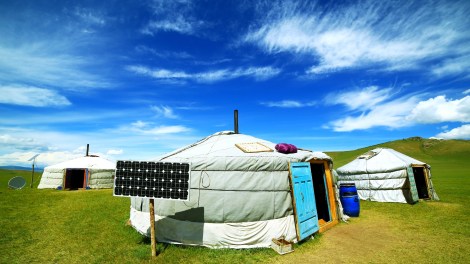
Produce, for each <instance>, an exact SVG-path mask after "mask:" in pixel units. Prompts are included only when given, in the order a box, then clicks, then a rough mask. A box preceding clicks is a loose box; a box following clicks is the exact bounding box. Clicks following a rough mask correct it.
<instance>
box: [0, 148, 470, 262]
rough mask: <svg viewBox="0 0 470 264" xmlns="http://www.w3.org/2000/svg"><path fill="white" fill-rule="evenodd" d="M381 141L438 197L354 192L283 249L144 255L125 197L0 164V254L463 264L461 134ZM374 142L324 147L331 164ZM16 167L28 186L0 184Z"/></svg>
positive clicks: (466, 214) (65, 258) (466, 216)
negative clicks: (319, 230) (354, 210)
mask: <svg viewBox="0 0 470 264" xmlns="http://www.w3.org/2000/svg"><path fill="white" fill-rule="evenodd" d="M380 146H386V147H393V148H394V149H396V150H398V151H401V152H403V153H405V154H408V155H411V156H413V157H415V158H417V159H419V160H422V161H425V162H427V163H429V164H431V166H432V173H433V182H434V185H435V188H436V190H437V193H438V195H439V196H440V198H441V201H439V202H419V203H417V204H415V205H408V204H394V203H374V202H366V201H361V215H360V217H359V218H353V219H352V220H351V221H350V222H349V223H341V224H340V225H338V226H336V227H334V228H332V229H331V230H329V231H327V232H325V233H323V234H321V235H316V236H315V239H314V240H309V241H306V242H304V243H301V244H298V245H295V251H294V252H293V253H290V254H287V255H284V256H280V255H277V253H275V252H274V251H273V250H271V249H251V250H229V249H222V250H211V249H207V248H203V247H191V246H178V245H168V244H162V243H159V244H158V251H159V252H160V255H159V256H158V257H157V258H156V259H154V260H152V259H151V258H150V257H149V255H150V242H149V239H148V238H145V237H143V236H141V235H140V234H138V233H137V232H136V231H135V230H134V229H133V228H132V227H130V226H128V225H126V223H127V220H128V217H129V206H130V202H129V199H127V198H120V197H113V196H112V191H111V190H90V191H56V190H38V189H36V188H33V189H31V188H29V183H30V179H31V172H27V171H9V170H0V211H1V217H0V263H28V262H38V263H45V262H46V263H51V262H53V263H79V262H80V263H148V262H162V263H182V262H184V263H293V262H295V263H313V262H321V263H341V262H343V263H383V262H387V263H470V205H469V203H468V200H469V199H470V162H468V161H469V160H470V142H469V141H428V140H421V139H407V140H399V141H394V142H389V143H386V144H383V145H380ZM373 147H376V146H373ZM373 147H369V148H364V149H360V150H357V151H350V152H332V153H328V154H329V155H330V156H332V157H333V158H334V161H335V167H339V166H342V165H344V164H346V163H347V162H349V161H351V160H352V159H354V158H355V157H356V156H357V155H360V154H362V153H364V152H365V151H366V150H367V149H371V148H373ZM17 175H20V176H23V177H25V178H26V179H27V181H28V183H27V188H24V189H22V190H10V189H8V188H7V182H8V180H9V179H10V178H12V177H13V176H17ZM39 177H40V174H39V173H38V174H36V175H35V179H39ZM37 183H38V181H37V180H36V181H35V186H37ZM157 232H158V231H157Z"/></svg>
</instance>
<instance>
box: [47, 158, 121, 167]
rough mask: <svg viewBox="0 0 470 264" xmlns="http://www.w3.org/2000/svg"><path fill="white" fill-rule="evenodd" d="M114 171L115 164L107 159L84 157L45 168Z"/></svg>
mask: <svg viewBox="0 0 470 264" xmlns="http://www.w3.org/2000/svg"><path fill="white" fill-rule="evenodd" d="M61 168H66V169H86V168H88V169H91V168H93V169H110V170H111V169H116V164H115V163H114V162H111V161H109V160H107V159H104V158H101V157H96V156H85V157H80V158H76V159H72V160H67V161H64V162H61V163H58V164H55V165H51V166H47V167H46V168H44V170H47V169H61Z"/></svg>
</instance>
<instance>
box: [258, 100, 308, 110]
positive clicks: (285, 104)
mask: <svg viewBox="0 0 470 264" xmlns="http://www.w3.org/2000/svg"><path fill="white" fill-rule="evenodd" d="M261 105H264V106H267V107H279V108H302V107H310V106H315V105H317V102H313V101H312V102H301V101H295V100H282V101H276V102H273V101H271V102H261Z"/></svg>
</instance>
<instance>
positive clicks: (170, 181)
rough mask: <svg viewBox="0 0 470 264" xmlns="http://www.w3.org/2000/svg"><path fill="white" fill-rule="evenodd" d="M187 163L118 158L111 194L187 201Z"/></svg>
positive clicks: (188, 172) (188, 173) (188, 171)
mask: <svg viewBox="0 0 470 264" xmlns="http://www.w3.org/2000/svg"><path fill="white" fill-rule="evenodd" d="M189 175H190V168H189V164H188V163H170V162H149V161H121V160H119V161H117V164H116V176H115V179H114V195H115V196H129V197H147V198H155V199H173V200H189V182H190V179H189Z"/></svg>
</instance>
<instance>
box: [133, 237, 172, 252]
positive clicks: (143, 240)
mask: <svg viewBox="0 0 470 264" xmlns="http://www.w3.org/2000/svg"><path fill="white" fill-rule="evenodd" d="M138 244H139V245H147V246H148V247H149V250H151V249H150V245H151V244H152V241H151V239H150V237H146V236H142V238H141V239H140V241H139V242H138ZM168 246H169V244H167V243H162V242H157V255H158V254H161V253H163V252H164V251H165V250H166V249H167V247H168Z"/></svg>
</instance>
